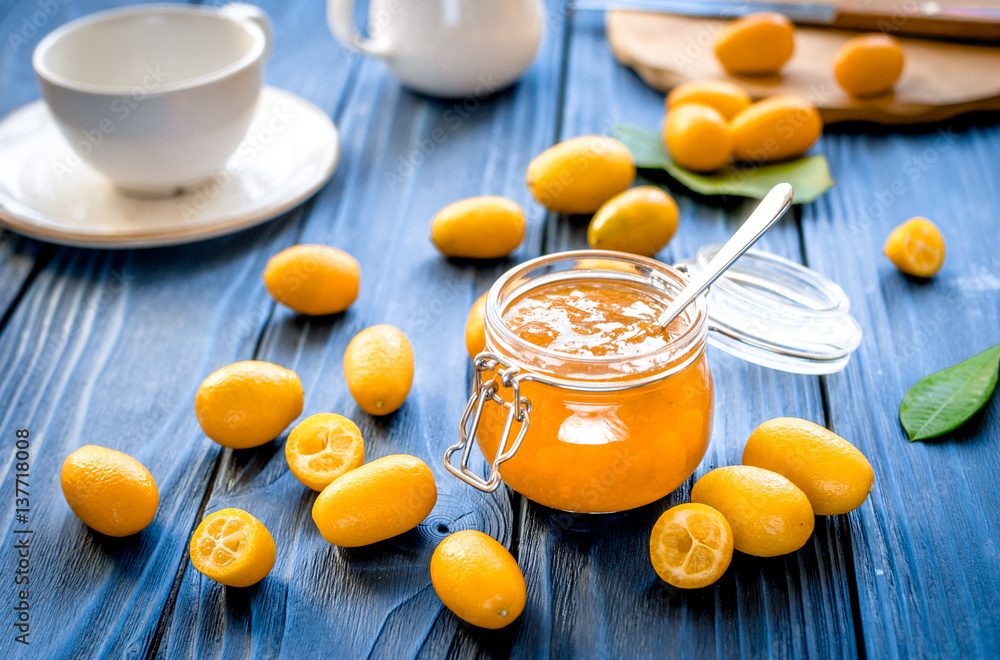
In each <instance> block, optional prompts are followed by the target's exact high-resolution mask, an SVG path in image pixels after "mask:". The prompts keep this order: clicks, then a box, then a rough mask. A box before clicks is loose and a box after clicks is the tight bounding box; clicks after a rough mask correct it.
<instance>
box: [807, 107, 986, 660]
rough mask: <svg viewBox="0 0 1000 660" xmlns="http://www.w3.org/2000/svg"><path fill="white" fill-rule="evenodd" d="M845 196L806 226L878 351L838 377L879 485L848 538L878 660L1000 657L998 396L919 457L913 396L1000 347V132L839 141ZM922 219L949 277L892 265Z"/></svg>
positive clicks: (972, 129) (820, 261)
mask: <svg viewBox="0 0 1000 660" xmlns="http://www.w3.org/2000/svg"><path fill="white" fill-rule="evenodd" d="M825 144H826V151H827V153H828V154H829V157H830V159H831V166H832V168H833V171H834V175H835V176H836V177H837V178H838V185H837V186H836V187H835V188H834V189H833V190H832V191H831V193H830V194H828V195H827V196H826V197H825V198H823V200H821V201H820V202H819V203H817V204H815V205H813V207H812V208H810V209H806V211H805V214H804V217H803V227H804V229H805V236H806V247H807V256H808V259H809V262H810V264H812V265H813V266H814V267H815V268H817V269H819V270H821V271H822V272H825V273H827V274H829V275H830V276H831V277H833V278H834V279H835V280H837V281H838V282H839V283H840V284H841V285H842V286H843V287H844V289H845V290H846V291H847V293H848V294H849V295H850V297H851V300H852V301H853V302H854V314H855V316H856V317H857V318H858V320H859V321H860V323H861V325H862V327H863V329H864V332H865V333H866V336H865V340H864V341H863V342H862V344H861V348H860V349H859V351H858V353H857V356H856V358H855V360H854V361H853V362H852V364H851V365H850V366H849V367H848V369H847V370H846V371H845V372H844V373H842V374H839V375H836V376H832V377H830V378H828V379H827V387H828V390H829V401H830V419H831V423H832V425H833V426H832V428H833V429H834V430H835V431H836V432H837V433H840V434H841V435H843V436H844V437H846V438H848V439H850V440H851V441H852V442H855V443H856V444H857V445H858V446H859V447H860V448H861V450H862V451H863V452H865V454H866V455H867V456H868V458H869V460H870V461H871V463H872V466H873V468H874V470H875V488H874V490H873V492H872V494H871V497H870V498H869V504H866V505H865V506H863V507H862V508H861V509H860V510H859V515H858V517H857V518H856V519H852V524H851V527H850V532H851V539H852V544H853V546H854V549H855V550H854V559H855V571H856V573H857V584H858V592H859V602H860V615H861V620H862V621H863V624H864V642H865V647H866V649H867V653H868V656H869V657H873V658H881V657H893V656H903V657H966V658H973V657H978V658H987V657H996V655H997V652H998V649H1000V632H998V631H1000V601H998V600H997V597H996V594H997V592H998V590H1000V573H998V572H997V570H996V564H997V559H998V547H997V538H998V537H1000V518H998V517H997V515H996V506H995V505H994V504H993V503H992V501H991V498H990V495H989V494H990V493H992V492H993V491H994V490H995V486H996V473H997V469H998V467H1000V446H998V445H997V443H996V439H997V437H998V436H1000V402H998V401H997V397H996V396H994V397H993V401H992V402H991V403H990V404H988V406H987V408H986V410H985V411H984V412H982V413H980V414H979V415H978V416H977V417H976V418H975V419H973V420H972V421H971V422H970V423H969V424H967V425H966V426H964V427H962V428H961V429H959V430H958V431H955V432H953V433H950V434H947V435H946V436H944V437H943V438H941V439H939V440H936V441H930V442H921V443H913V444H910V443H909V442H907V439H906V435H905V433H904V431H903V429H902V427H901V426H900V424H899V422H898V418H897V410H898V407H899V402H900V400H901V399H902V396H903V394H904V392H905V391H906V389H907V388H908V387H909V386H911V385H912V384H913V383H914V382H916V381H917V380H918V379H920V378H921V377H923V376H925V375H927V374H928V373H930V372H932V371H936V370H938V369H942V368H944V367H947V366H950V365H952V364H954V363H956V362H958V361H960V360H963V359H965V358H967V357H970V356H971V355H973V354H974V353H977V352H979V351H981V350H984V349H986V348H988V347H989V346H992V345H994V344H996V343H997V342H998V341H1000V261H998V260H997V256H996V255H997V254H998V253H1000V220H998V217H997V214H996V209H997V208H998V207H1000V190H998V188H997V186H996V171H997V167H998V158H997V153H1000V130H998V129H997V127H995V126H989V127H976V126H975V125H973V126H969V125H967V124H966V125H963V124H959V123H956V124H954V125H950V126H943V127H941V128H940V129H939V130H936V129H927V130H926V132H918V133H913V134H906V135H878V136H876V135H853V134H843V135H836V136H830V137H828V138H825ZM915 215H922V216H926V217H928V218H930V219H931V220H932V221H933V222H935V223H937V224H938V225H939V226H940V227H941V229H942V231H943V233H944V235H945V239H946V242H947V251H948V254H947V260H946V262H945V266H944V269H943V270H942V271H941V273H940V274H939V275H938V276H937V277H935V278H934V279H933V280H931V281H928V282H925V281H918V280H916V279H911V278H908V277H906V276H904V275H902V274H900V273H899V272H897V271H896V269H895V268H894V267H893V266H892V265H891V264H890V263H889V262H888V260H887V259H885V257H884V256H883V255H882V254H881V249H882V245H883V243H884V241H885V238H886V236H888V234H889V232H890V230H891V229H892V228H893V227H895V226H896V225H897V224H899V223H901V222H903V221H904V220H906V219H907V218H910V217H912V216H915Z"/></svg>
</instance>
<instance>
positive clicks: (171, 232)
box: [0, 87, 340, 248]
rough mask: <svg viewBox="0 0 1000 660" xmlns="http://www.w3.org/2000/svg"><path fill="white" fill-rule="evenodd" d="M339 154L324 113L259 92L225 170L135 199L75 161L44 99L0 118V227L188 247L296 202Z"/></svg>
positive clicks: (83, 241) (89, 242)
mask: <svg viewBox="0 0 1000 660" xmlns="http://www.w3.org/2000/svg"><path fill="white" fill-rule="evenodd" d="M81 137H82V136H81ZM96 148H100V147H99V145H98V147H96ZM339 157H340V137H339V136H338V134H337V128H336V127H335V126H334V125H333V122H332V121H330V118H329V117H327V116H326V114H325V113H323V112H322V111H321V110H320V109H319V108H317V107H316V106H315V105H313V104H312V103H309V102H308V101H306V100H305V99H303V98H301V97H299V96H296V95H295V94H292V93H290V92H286V91H283V90H280V89H277V88H275V87H265V88H264V89H262V90H261V95H260V100H259V101H258V107H257V114H256V117H255V118H254V120H253V123H252V124H251V126H250V130H249V131H248V132H247V138H246V139H245V140H244V141H243V143H242V144H241V145H240V147H239V148H238V149H237V150H236V153H235V154H234V155H233V157H232V158H231V159H230V161H229V163H228V164H227V166H226V171H225V172H220V174H219V176H218V177H216V178H215V180H214V181H209V182H207V183H205V184H204V185H202V186H201V187H200V188H199V189H197V190H193V191H190V192H186V193H183V194H181V195H177V196H175V197H170V198H167V199H138V198H134V197H128V196H125V195H122V194H121V193H119V192H118V191H117V190H116V189H115V187H114V186H112V185H111V184H110V183H109V182H108V181H107V180H106V179H105V178H104V177H102V176H101V175H100V174H98V173H97V172H95V171H94V170H92V169H91V168H90V167H88V166H87V165H86V164H85V163H82V162H81V161H80V160H79V158H78V157H77V155H76V153H74V152H73V150H71V148H70V147H69V145H67V143H66V141H65V140H64V139H63V136H62V134H61V133H60V132H59V129H58V128H57V127H56V125H55V123H54V121H53V119H52V115H51V114H49V110H48V108H47V107H46V105H45V103H44V102H43V101H35V102H34V103H30V104H28V105H26V106H24V107H23V108H21V109H19V110H16V111H14V112H13V113H11V114H9V115H8V116H7V117H6V118H4V119H3V121H2V122H0V224H2V225H5V226H7V227H8V228H10V229H11V230H13V231H15V232H18V233H21V234H27V235H28V236H33V237H35V238H39V239H41V240H44V241H49V242H52V243H59V244H62V245H73V246H80V247H100V248H136V247H152V246H158V245H177V244H180V243H190V242H193V241H199V240H203V239H206V238H210V237H212V236H220V235H222V234H228V233H230V232H234V231H237V230H240V229H244V228H246V227H250V226H253V225H256V224H259V223H261V222H264V221H265V220H269V219H271V218H274V217H275V216H277V215H280V214H281V213H283V212H285V211H287V210H288V209H290V208H293V207H294V206H296V205H298V204H300V203H301V202H302V201H304V200H306V199H307V198H309V197H310V196H311V195H312V194H313V193H315V192H316V191H317V190H319V189H320V188H321V187H322V186H323V184H325V183H326V182H327V181H328V180H329V179H330V176H331V175H332V174H333V170H334V168H335V167H336V166H337V160H338V159H339ZM227 178H228V179H229V180H228V181H226V179H227Z"/></svg>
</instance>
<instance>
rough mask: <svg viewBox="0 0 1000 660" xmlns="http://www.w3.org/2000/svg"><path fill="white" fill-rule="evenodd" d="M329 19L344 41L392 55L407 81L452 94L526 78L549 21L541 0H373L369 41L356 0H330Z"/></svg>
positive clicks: (480, 91) (483, 91)
mask: <svg viewBox="0 0 1000 660" xmlns="http://www.w3.org/2000/svg"><path fill="white" fill-rule="evenodd" d="M327 20H328V21H329V23H330V29H331V31H332V32H333V35H334V36H335V37H336V38H337V39H338V40H339V41H340V42H341V43H342V44H344V45H345V46H346V47H348V48H350V49H351V50H355V51H358V52H360V53H363V54H365V55H371V56H374V57H379V58H381V59H383V60H385V63H386V65H387V66H388V67H389V69H390V70H391V71H392V72H393V74H395V76H396V77H397V78H399V79H400V80H401V81H402V82H403V83H404V84H405V85H407V86H408V87H411V88H412V89H415V90H416V91H418V92H423V93H425V94H431V95H434V96H444V97H450V98H456V97H464V96H473V95H475V96H479V97H482V96H486V95H488V94H491V93H493V92H495V91H497V90H499V89H502V88H504V87H506V86H507V85H509V84H511V83H512V82H514V81H515V80H517V79H518V78H520V77H521V74H522V73H524V71H525V69H527V68H528V66H529V65H530V64H531V61H532V60H533V59H534V57H535V53H536V52H537V51H538V44H539V43H540V42H541V39H542V31H543V30H544V27H545V18H544V13H543V11H542V3H541V1H540V0H371V2H370V3H369V21H368V25H369V27H368V31H369V33H370V38H368V39H366V38H364V37H362V36H361V35H360V34H358V32H357V30H356V29H355V27H354V0H328V3H327Z"/></svg>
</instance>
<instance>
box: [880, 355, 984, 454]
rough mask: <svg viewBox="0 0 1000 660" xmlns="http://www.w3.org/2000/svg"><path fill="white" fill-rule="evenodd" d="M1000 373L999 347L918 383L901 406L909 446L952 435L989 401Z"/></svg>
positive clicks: (901, 415)
mask: <svg viewBox="0 0 1000 660" xmlns="http://www.w3.org/2000/svg"><path fill="white" fill-rule="evenodd" d="M998 371H1000V344H997V345H996V346H994V347H993V348H988V349H986V350H985V351H983V352H982V353H979V354H978V355H973V356H972V357H970V358H969V359H968V360H966V361H965V362H959V363H958V364H956V365H955V366H953V367H948V368H947V369H943V370H941V371H938V372H935V373H932V374H931V375H930V376H926V377H925V378H922V379H920V380H919V381H917V383H916V385H914V386H913V387H911V388H910V389H909V390H908V391H907V392H906V394H905V395H904V396H903V402H902V403H900V404H899V421H900V422H902V423H903V428H904V429H906V433H907V435H909V436H910V442H914V441H916V440H926V439H927V438H933V437H936V436H939V435H941V434H942V433H947V432H948V431H953V430H955V429H957V428H958V427H959V426H961V425H962V424H964V423H965V422H966V420H968V419H969V418H970V417H972V416H973V415H974V414H975V413H976V411H977V410H979V409H980V408H982V407H983V405H984V404H985V403H986V402H987V401H989V399H990V395H992V394H993V390H994V389H996V386H997V376H998Z"/></svg>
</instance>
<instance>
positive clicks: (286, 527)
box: [159, 7, 562, 657]
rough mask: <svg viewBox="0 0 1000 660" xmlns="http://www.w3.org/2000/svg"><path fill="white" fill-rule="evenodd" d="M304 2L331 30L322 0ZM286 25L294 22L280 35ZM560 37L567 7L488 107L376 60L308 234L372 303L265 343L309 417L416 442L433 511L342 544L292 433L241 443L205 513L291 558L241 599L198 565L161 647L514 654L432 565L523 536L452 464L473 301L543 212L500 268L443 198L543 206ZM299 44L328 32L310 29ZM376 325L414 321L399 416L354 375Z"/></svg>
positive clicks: (292, 327)
mask: <svg viewBox="0 0 1000 660" xmlns="http://www.w3.org/2000/svg"><path fill="white" fill-rule="evenodd" d="M301 11H303V12H309V13H310V15H312V16H313V17H312V19H311V20H312V21H314V22H315V23H316V24H319V25H322V18H321V16H320V15H319V13H320V12H321V8H318V7H314V8H303V9H301ZM283 29H284V27H283V26H282V25H280V24H279V25H278V31H279V34H280V33H281V31H282V30H283ZM324 29H325V28H324ZM561 32H562V23H561V21H560V19H559V14H558V12H552V13H550V24H549V31H548V36H547V38H546V41H545V43H544V44H543V46H542V53H541V55H540V57H539V58H538V60H537V61H536V64H535V65H534V67H533V68H532V69H531V71H530V72H529V73H528V75H527V77H526V78H525V79H524V80H523V81H522V82H521V83H520V84H518V85H517V86H516V87H514V88H512V89H510V90H506V91H503V92H500V93H498V94H497V95H496V96H494V97H492V98H489V99H477V98H470V99H466V100H460V101H437V100H431V99H428V98H425V97H421V96H416V95H414V94H411V93H410V92H408V91H405V90H403V89H402V88H401V87H400V86H399V84H398V83H397V82H396V81H395V80H393V79H392V78H391V77H389V76H388V75H386V73H385V70H384V67H383V65H382V64H381V63H378V62H374V61H365V62H364V63H363V64H362V65H361V68H360V70H359V72H358V74H357V78H356V80H355V81H354V82H353V85H352V88H351V91H350V95H349V97H348V98H347V100H346V102H345V103H344V112H343V113H342V114H341V116H340V127H341V132H342V135H343V136H344V153H343V159H342V164H341V170H340V172H341V173H340V174H338V176H337V177H336V179H335V180H334V182H333V184H332V185H331V186H330V188H328V189H327V190H326V191H325V192H324V193H323V194H322V195H321V196H320V197H319V198H318V199H317V201H316V204H315V205H314V206H313V207H312V208H311V210H310V212H309V215H308V218H307V219H306V224H305V227H304V230H303V233H302V236H301V237H300V239H299V240H300V241H302V242H311V243H325V244H330V245H334V246H336V247H339V248H342V249H346V250H347V251H349V252H351V253H352V254H353V255H354V256H355V257H357V258H358V260H359V261H360V263H361V269H362V278H361V282H362V284H361V293H360V296H359V299H358V301H357V302H356V303H355V304H354V306H352V307H351V309H350V310H348V311H347V312H346V313H344V314H342V315H338V316H336V317H333V318H326V319H312V320H309V319H304V318H302V317H298V316H296V315H295V314H293V313H291V312H290V311H289V310H286V309H278V310H276V311H275V313H274V316H273V317H272V319H271V321H270V322H269V324H268V327H267V332H266V333H265V335H264V337H263V341H262V343H261V346H260V351H259V353H258V357H260V358H261V359H266V360H271V361H274V362H277V363H279V364H283V365H286V366H289V367H291V368H294V369H295V370H296V371H297V372H298V373H299V374H300V376H301V377H302V380H303V384H304V386H305V390H306V408H305V412H304V415H309V414H313V413H317V412H326V411H333V412H338V413H341V414H344V415H347V416H349V417H351V418H352V419H354V420H355V421H356V422H357V423H358V425H359V426H360V427H361V430H362V434H363V436H364V438H365V444H366V458H367V459H369V460H370V459H372V458H377V457H379V456H382V455H386V454H391V453H399V452H404V453H410V454H415V455H417V456H419V457H420V458H422V459H423V460H424V461H425V462H427V463H428V464H429V465H430V467H431V468H432V470H433V471H434V473H435V476H436V479H437V487H438V493H439V495H438V503H437V506H436V507H435V509H434V511H433V512H432V513H431V515H430V516H429V518H428V519H427V520H426V521H425V522H424V523H423V524H421V525H420V526H419V527H418V528H417V529H416V530H415V531H413V532H411V533H408V534H405V535H402V536H401V537H398V538H396V539H391V540H389V541H385V542H383V543H380V544H376V545H374V546H371V547H368V548H358V549H341V548H335V547H333V546H331V545H329V544H328V543H326V541H324V540H323V539H322V537H321V536H320V535H319V533H318V531H317V530H316V528H315V525H314V523H313V521H312V519H311V515H310V513H311V507H312V503H313V501H314V499H315V495H314V494H313V493H312V492H311V491H308V490H307V489H306V488H305V487H304V486H302V484H300V483H299V482H298V481H297V480H296V479H295V477H294V476H293V475H292V474H291V473H290V472H289V471H288V468H287V465H286V462H285V458H284V453H283V451H282V445H281V440H280V439H279V441H277V442H276V443H274V444H272V445H268V446H265V447H263V448H260V449H258V450H254V451H251V452H232V453H229V452H227V453H226V454H225V456H224V461H223V465H222V468H221V470H220V473H219V476H218V478H217V479H216V481H215V484H214V488H213V490H212V495H211V498H210V500H209V502H208V505H207V511H213V510H217V509H219V508H223V507H227V506H239V507H243V508H245V509H247V510H248V511H250V512H251V513H253V514H254V515H256V516H258V517H259V518H260V519H261V520H262V521H263V522H264V523H265V525H267V526H268V528H269V529H270V530H271V532H272V534H273V535H274V537H275V539H276V542H277V545H278V548H279V552H278V558H277V563H276V565H275V568H274V570H273V571H272V573H271V575H270V576H269V577H268V578H267V579H266V580H265V581H264V582H263V583H261V584H260V585H259V586H257V587H254V588H251V589H248V590H246V591H245V592H240V593H239V594H238V593H237V591H238V590H226V589H224V588H223V587H221V586H219V585H217V584H215V583H212V582H210V581H208V580H206V579H204V578H203V577H201V576H200V575H199V574H198V573H197V572H195V571H193V570H188V571H187V572H186V573H185V575H184V577H183V581H182V584H181V587H180V591H179V595H178V599H177V604H176V608H175V611H174V613H173V616H172V620H171V622H170V626H169V628H168V630H167V633H166V635H165V636H164V639H163V643H162V645H161V647H160V649H159V650H160V654H161V655H164V656H194V657H211V656H219V655H230V654H233V655H235V654H238V653H240V654H242V653H246V654H249V655H251V656H253V657H271V656H282V657H287V656H302V655H305V656H316V655H323V654H330V653H331V652H332V653H335V654H338V655H343V656H345V657H360V656H367V655H373V656H377V657H386V656H390V657H392V656H401V657H411V656H414V655H424V656H428V657H440V656H442V655H445V654H446V653H448V652H449V650H451V652H453V653H458V654H462V655H464V654H465V653H474V652H476V651H481V652H488V651H490V650H493V651H495V652H499V653H502V649H503V648H505V647H507V646H509V644H510V633H509V631H505V632H500V633H494V634H480V633H479V632H478V631H474V630H469V629H468V627H467V626H465V625H464V624H462V623H461V622H459V621H458V620H457V619H456V618H455V617H454V616H453V615H452V614H451V613H450V612H448V611H447V610H444V608H443V606H442V605H441V603H440V601H439V600H438V599H437V596H436V595H435V593H434V591H433V589H432V587H431V585H430V575H429V572H428V564H429V560H430V555H431V553H432V552H433V550H434V548H435V547H436V545H437V543H438V542H439V541H440V540H441V539H442V538H444V537H445V536H446V535H447V534H449V533H451V532H453V531H456V530H459V529H480V530H483V531H485V532H487V533H489V534H491V535H493V536H494V537H495V538H497V539H499V540H500V541H501V542H502V543H505V544H508V545H509V544H510V543H511V539H512V522H513V515H512V512H511V506H510V502H509V500H508V498H507V496H506V495H505V494H499V495H484V494H482V493H479V492H478V491H475V490H473V489H472V488H470V487H468V486H466V485H465V484H463V483H461V482H460V481H458V480H456V479H454V478H453V477H451V476H450V475H448V474H447V472H446V471H445V470H444V467H443V466H442V464H441V457H442V454H443V452H444V449H445V447H447V446H448V445H449V444H451V443H452V442H454V440H455V438H456V435H457V427H456V425H457V423H458V420H459V418H460V416H461V412H462V408H463V406H464V404H465V400H466V397H467V396H468V382H469V381H468V363H469V360H468V357H467V355H466V353H465V348H464V341H463V328H464V323H465V317H466V314H467V312H468V309H469V307H470V306H471V304H472V301H473V300H474V298H475V297H476V296H477V295H479V294H480V293H481V292H482V291H483V290H484V288H485V287H486V286H487V283H488V282H492V280H493V279H494V278H495V277H496V276H497V275H498V274H499V273H501V272H502V271H503V270H506V268H508V267H509V266H510V265H511V264H513V263H515V262H516V261H517V260H520V259H524V258H526V257H529V256H534V255H536V254H538V253H539V251H540V246H541V240H542V214H541V213H540V212H538V209H537V207H534V208H533V209H532V212H530V213H529V223H528V224H529V227H528V240H527V241H526V242H525V244H524V245H522V246H521V247H520V248H519V249H518V251H517V252H516V254H515V255H514V256H513V257H511V258H510V259H505V260H500V261H499V262H496V263H491V264H486V265H474V264H472V263H468V262H461V261H448V260H446V259H443V258H442V257H441V255H440V254H438V253H437V251H436V250H435V248H434V247H433V245H432V244H431V243H430V241H429V240H428V227H429V223H430V220H431V217H432V216H433V215H434V213H435V212H436V211H438V210H439V209H440V208H442V207H443V206H444V205H446V204H448V203H450V202H452V201H455V200H457V199H461V198H463V197H468V196H473V195H480V194H487V193H490V194H503V195H509V196H511V197H513V198H514V199H516V200H518V201H519V202H521V203H523V204H524V205H525V206H526V207H528V208H532V207H531V206H530V204H529V196H528V193H527V191H526V190H525V188H524V184H523V177H524V171H525V168H526V167H527V163H528V161H529V160H530V159H531V158H532V157H533V156H534V155H535V154H536V153H538V152H539V151H541V150H542V149H543V148H544V147H545V146H547V145H548V144H549V143H550V142H551V140H552V137H553V135H554V132H555V119H556V112H555V109H556V107H557V97H558V91H559V76H560V71H561V64H560V63H561V44H562V33H561ZM296 36H298V37H299V38H300V40H313V39H315V40H321V37H320V36H319V35H314V34H312V33H311V32H306V31H304V30H303V31H300V32H297V33H296ZM325 40H326V41H327V42H328V41H329V39H328V38H325ZM298 75H299V76H310V77H313V78H321V77H322V76H323V75H324V70H323V67H320V66H316V65H315V64H314V63H311V62H309V61H308V60H306V59H305V58H303V65H302V70H301V71H300V72H299V73H298ZM376 323H392V324H394V325H397V326H398V327H400V328H401V329H402V330H403V331H404V332H405V333H406V334H407V335H408V337H409V338H410V340H411V342H412V344H413V348H414V351H415V354H416V377H415V382H414V385H413V389H412V390H411V393H410V396H409V399H408V400H407V402H406V404H405V405H404V406H403V408H402V409H401V410H400V411H399V412H397V413H395V414H393V415H391V416H389V417H386V418H374V417H371V416H369V415H367V414H365V413H363V412H361V411H360V410H359V409H358V408H357V406H356V405H355V403H354V402H353V400H352V399H351V397H350V394H349V393H348V392H347V390H346V386H345V384H344V381H343V375H342V370H341V369H342V367H341V359H342V355H343V351H344V348H345V347H346V345H347V342H348V341H349V340H350V339H351V337H352V336H353V335H354V334H355V333H356V332H358V331H359V330H361V329H362V328H364V327H366V326H369V325H374V324H376ZM477 465H478V467H479V468H482V467H483V465H482V462H481V461H480V462H479V463H478V464H477Z"/></svg>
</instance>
